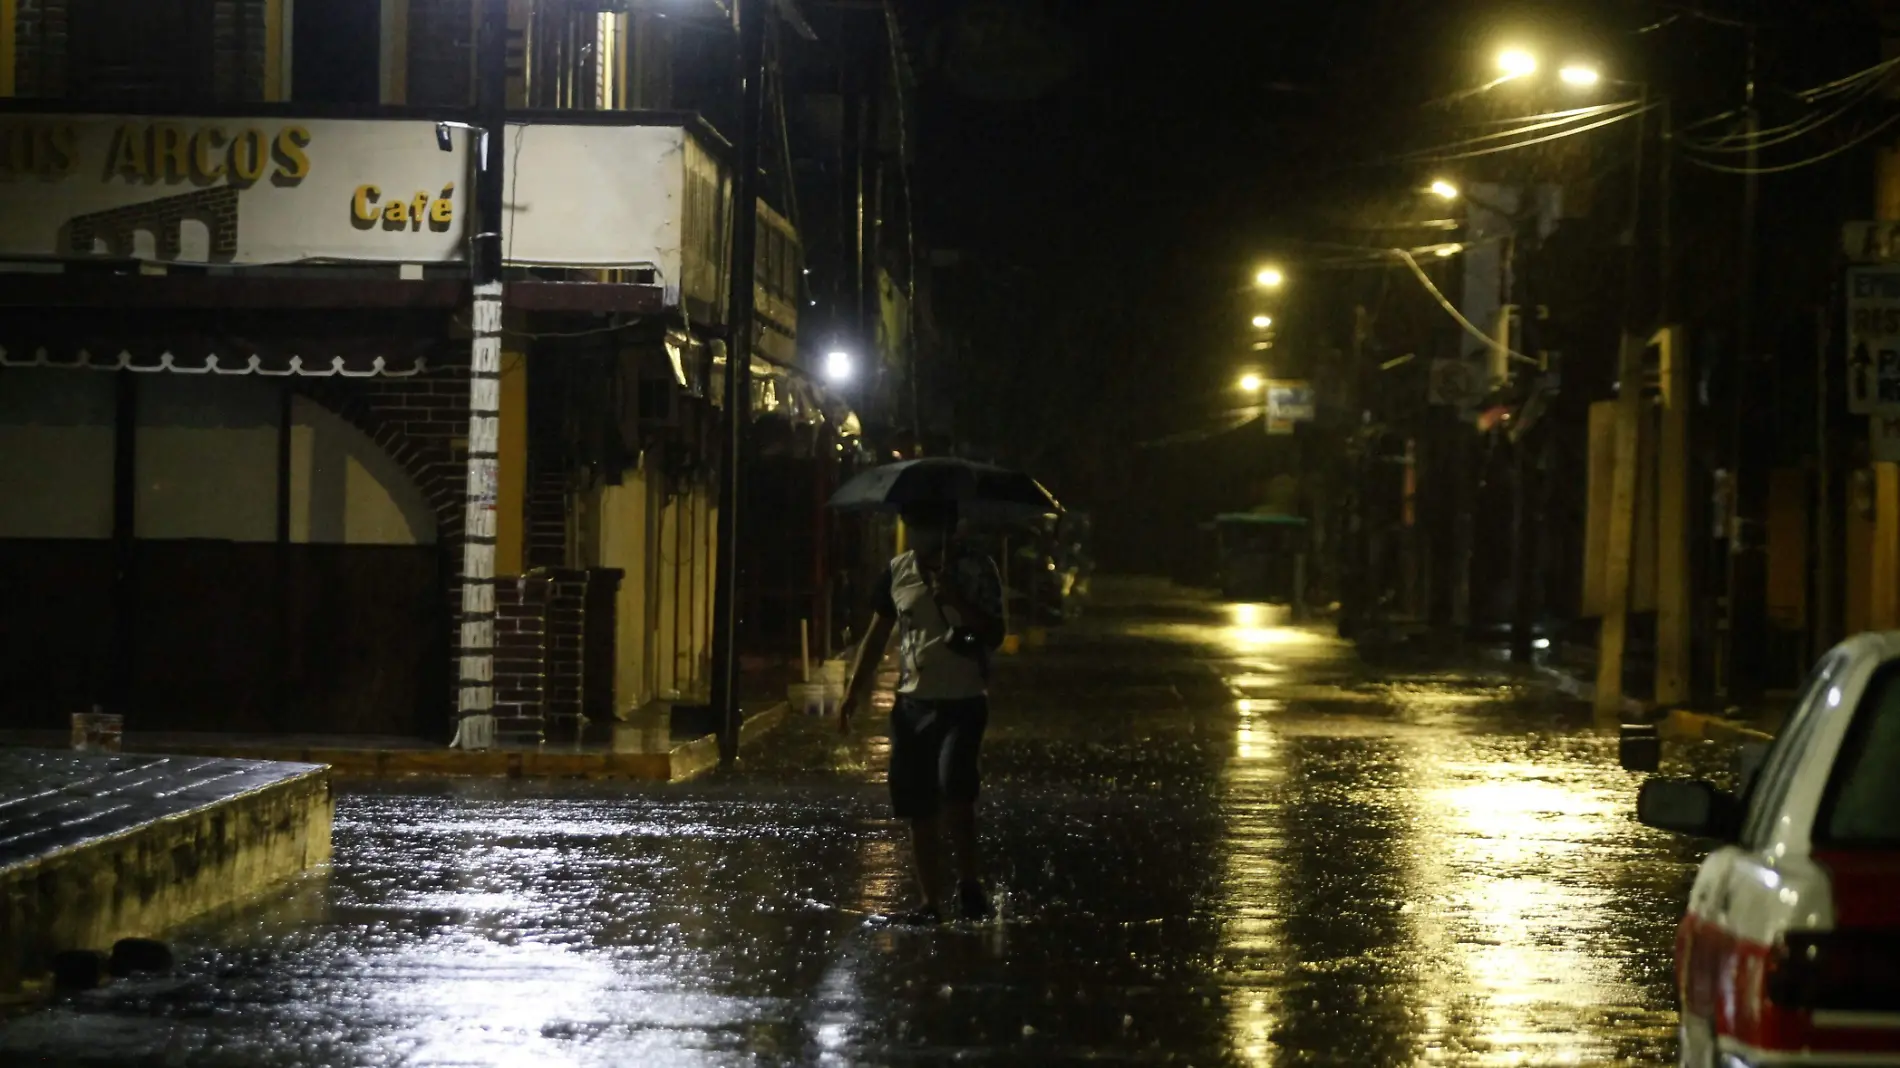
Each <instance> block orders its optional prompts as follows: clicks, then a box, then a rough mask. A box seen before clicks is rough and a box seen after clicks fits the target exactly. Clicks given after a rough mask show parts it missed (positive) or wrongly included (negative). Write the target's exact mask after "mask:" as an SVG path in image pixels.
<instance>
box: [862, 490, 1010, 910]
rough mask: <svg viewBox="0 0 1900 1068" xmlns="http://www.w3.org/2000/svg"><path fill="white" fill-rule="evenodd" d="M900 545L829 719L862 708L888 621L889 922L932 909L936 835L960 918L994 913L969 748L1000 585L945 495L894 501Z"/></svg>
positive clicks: (975, 744)
mask: <svg viewBox="0 0 1900 1068" xmlns="http://www.w3.org/2000/svg"><path fill="white" fill-rule="evenodd" d="M902 514H903V519H904V527H905V530H906V532H907V534H908V540H909V545H910V548H909V550H908V551H906V552H903V553H900V554H898V556H897V557H896V558H895V559H893V560H892V561H891V564H890V567H889V568H888V569H887V570H886V571H885V572H884V573H883V575H881V576H880V577H879V579H878V581H877V583H876V584H875V585H874V586H873V587H872V599H873V602H872V603H873V607H874V609H875V614H874V615H873V616H872V618H871V627H870V630H869V631H868V632H867V633H866V634H865V638H864V644H862V645H860V646H859V647H858V655H857V661H856V663H854V664H853V665H852V668H851V680H850V683H849V685H848V686H847V687H846V689H845V697H844V703H843V704H842V705H841V706H840V708H839V726H840V727H841V728H844V729H849V727H850V725H851V717H852V716H853V715H855V714H856V713H857V712H858V710H859V709H861V708H862V707H863V706H864V703H865V701H866V700H867V699H868V698H869V697H870V693H871V690H872V688H873V686H874V685H875V683H876V679H877V671H878V665H879V664H880V663H881V662H882V661H883V659H884V650H885V646H886V645H887V644H888V643H889V642H890V637H891V632H892V630H896V631H897V636H898V641H897V655H898V676H897V691H896V696H897V701H896V704H895V705H894V706H893V707H892V708H891V764H890V790H891V807H892V809H893V810H894V811H895V813H896V815H897V817H898V818H899V819H903V820H908V821H909V822H910V828H911V861H912V865H913V867H914V870H915V873H916V877H917V889H918V894H919V898H920V900H919V903H918V904H917V906H916V907H915V908H913V909H911V910H909V911H907V912H903V913H900V914H898V915H897V916H894V917H892V919H893V920H895V921H896V922H899V923H908V924H929V923H936V922H938V921H940V920H942V919H943V915H944V910H943V907H942V904H941V903H940V899H939V894H940V892H941V888H942V886H943V882H944V863H943V860H944V857H943V837H944V835H945V833H946V832H947V833H948V836H949V839H950V850H951V854H952V857H953V859H954V861H955V866H956V875H957V909H958V913H959V915H961V916H962V917H963V918H964V919H972V920H982V919H988V918H989V917H990V916H992V915H994V912H995V910H994V907H993V906H992V905H991V903H990V898H989V891H988V890H987V889H986V888H985V886H984V885H983V875H982V869H981V861H980V858H979V856H978V854H977V841H976V797H977V790H978V786H979V779H980V774H979V768H978V756H979V751H980V749H981V748H982V744H983V730H984V728H985V727H986V726H987V725H988V723H989V673H990V654H991V653H993V652H994V651H995V650H996V648H997V647H998V646H1000V645H1001V644H1002V643H1003V584H1002V579H1001V577H1000V576H999V575H998V573H997V570H996V564H995V562H994V561H992V560H991V559H990V558H989V557H988V556H986V555H984V554H983V553H981V552H979V551H977V550H975V549H973V548H971V547H970V546H968V545H967V544H965V543H963V542H962V541H961V540H959V539H958V538H957V537H956V527H957V509H956V505H955V504H954V503H950V502H932V503H928V504H911V505H907V506H905V508H904V509H903V513H902Z"/></svg>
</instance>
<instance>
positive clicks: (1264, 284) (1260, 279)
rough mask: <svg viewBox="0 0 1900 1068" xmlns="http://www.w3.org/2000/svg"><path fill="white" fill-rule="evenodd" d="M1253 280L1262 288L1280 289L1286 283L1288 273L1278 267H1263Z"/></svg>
mask: <svg viewBox="0 0 1900 1068" xmlns="http://www.w3.org/2000/svg"><path fill="white" fill-rule="evenodd" d="M1253 281H1254V284H1255V285H1257V286H1259V287H1260V288H1261V289H1278V288H1280V287H1281V286H1282V285H1284V284H1286V273H1285V272H1284V271H1281V270H1280V268H1278V267H1262V268H1260V273H1259V274H1256V275H1254V276H1253Z"/></svg>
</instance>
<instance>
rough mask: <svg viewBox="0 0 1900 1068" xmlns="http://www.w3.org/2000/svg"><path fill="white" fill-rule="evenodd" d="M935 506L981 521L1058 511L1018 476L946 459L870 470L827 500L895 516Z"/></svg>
mask: <svg viewBox="0 0 1900 1068" xmlns="http://www.w3.org/2000/svg"><path fill="white" fill-rule="evenodd" d="M934 501H945V502H954V503H955V504H956V505H957V511H958V512H959V513H961V514H962V515H963V516H965V517H966V518H970V519H975V520H979V521H981V520H984V519H994V520H1016V519H1032V518H1034V517H1036V516H1043V515H1057V514H1060V513H1061V511H1062V505H1060V504H1058V503H1057V502H1056V499H1055V497H1053V496H1051V495H1050V493H1049V491H1048V490H1046V489H1044V488H1043V487H1042V484H1041V483H1039V482H1037V481H1036V480H1035V479H1033V478H1030V477H1029V476H1028V475H1025V474H1023V473H1022V472H1021V471H1011V470H1009V469H1008V468H1003V467H992V466H991V465H989V464H979V463H974V462H972V461H969V460H958V459H955V458H953V457H947V456H933V457H929V458H926V459H922V460H905V461H903V462H901V463H894V464H885V465H884V466H882V467H874V468H872V469H871V470H869V471H865V472H862V473H861V474H859V475H858V476H857V477H856V478H853V479H852V480H851V481H849V482H847V483H845V484H844V485H843V486H842V487H840V488H839V490H838V492H837V493H834V494H832V496H831V506H832V507H833V508H839V509H844V510H846V511H897V510H899V509H901V508H903V507H904V506H905V505H907V504H922V503H926V502H934Z"/></svg>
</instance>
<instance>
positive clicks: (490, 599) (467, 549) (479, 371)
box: [449, 0, 508, 749]
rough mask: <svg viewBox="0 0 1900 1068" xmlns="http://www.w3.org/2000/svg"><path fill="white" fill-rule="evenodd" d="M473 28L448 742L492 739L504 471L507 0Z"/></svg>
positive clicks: (488, 5)
mask: <svg viewBox="0 0 1900 1068" xmlns="http://www.w3.org/2000/svg"><path fill="white" fill-rule="evenodd" d="M479 14H480V20H481V21H480V25H479V27H478V31H479V32H478V34H477V38H476V72H477V75H478V76H477V78H476V79H475V108H476V122H475V126H476V128H477V129H476V130H474V131H471V133H472V134H473V136H474V140H475V151H476V153H477V155H478V156H479V163H478V170H477V171H476V174H475V224H476V226H477V230H476V232H475V235H474V240H473V241H472V242H471V244H472V246H473V247H472V248H471V250H470V263H469V279H470V281H471V282H472V283H473V289H472V296H473V303H472V305H471V308H470V319H471V323H472V327H473V329H472V331H471V333H472V334H473V341H472V342H471V344H470V348H469V366H468V478H467V507H466V513H465V515H464V518H463V524H462V642H461V648H462V652H461V658H460V661H459V669H458V687H457V689H458V696H457V699H456V713H457V716H458V719H459V721H458V722H457V724H456V728H455V738H454V740H452V741H451V742H450V743H449V744H450V745H451V746H460V747H462V748H465V749H487V748H489V747H491V746H493V745H494V744H495V535H496V522H495V501H496V497H497V488H498V483H499V481H500V474H499V468H500V464H501V460H500V447H501V431H500V427H501V306H502V247H501V233H502V212H503V211H504V210H505V205H504V202H503V185H504V180H505V179H504V176H503V174H502V159H503V151H502V149H503V141H504V140H505V139H506V137H507V122H508V0H482V5H481V7H480V9H479Z"/></svg>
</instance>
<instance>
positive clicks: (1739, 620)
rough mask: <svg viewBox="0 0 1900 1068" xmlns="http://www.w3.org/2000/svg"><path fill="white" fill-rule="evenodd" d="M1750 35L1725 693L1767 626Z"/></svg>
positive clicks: (1742, 691) (1744, 682) (1740, 686)
mask: <svg viewBox="0 0 1900 1068" xmlns="http://www.w3.org/2000/svg"><path fill="white" fill-rule="evenodd" d="M1747 34H1748V67H1747V80H1746V83H1745V85H1744V91H1743V99H1744V103H1743V109H1744V117H1745V122H1746V133H1745V136H1746V137H1747V138H1748V141H1747V144H1748V152H1747V154H1746V156H1745V163H1744V167H1745V169H1746V170H1747V172H1748V173H1747V174H1746V175H1745V176H1744V177H1743V179H1742V183H1743V185H1742V235H1741V236H1742V248H1741V257H1740V259H1741V285H1740V287H1739V289H1740V294H1741V300H1740V303H1739V304H1738V306H1737V308H1736V331H1735V357H1734V360H1733V363H1732V365H1731V367H1732V371H1733V375H1732V378H1733V382H1732V386H1731V388H1730V391H1729V463H1730V464H1731V465H1733V466H1732V468H1731V470H1730V473H1729V485H1730V492H1729V502H1730V505H1729V516H1728V520H1729V522H1728V560H1727V563H1728V582H1727V589H1726V591H1725V592H1726V593H1727V600H1728V611H1727V612H1726V613H1725V616H1726V619H1725V620H1724V622H1725V623H1726V625H1725V626H1724V627H1723V628H1722V647H1723V657H1722V661H1723V663H1722V668H1723V670H1722V672H1721V673H1720V674H1719V675H1718V680H1719V681H1718V685H1719V686H1720V687H1721V693H1722V696H1723V697H1724V698H1725V699H1740V698H1746V697H1748V696H1751V695H1752V691H1753V689H1754V683H1755V681H1756V678H1755V674H1754V668H1753V662H1754V661H1755V660H1756V659H1757V657H1758V654H1759V652H1760V648H1759V646H1760V643H1759V642H1758V641H1756V637H1757V635H1758V633H1759V631H1760V628H1761V627H1762V625H1763V624H1764V622H1765V621H1764V620H1763V619H1762V614H1763V611H1764V605H1763V604H1762V603H1761V598H1760V597H1759V596H1757V594H1758V593H1759V592H1760V591H1759V582H1758V580H1759V579H1761V578H1762V577H1763V576H1761V575H1760V571H1761V567H1762V565H1763V561H1762V560H1760V559H1759V554H1758V553H1755V552H1754V551H1753V550H1751V549H1750V548H1749V541H1750V537H1749V534H1748V527H1749V524H1750V523H1751V522H1752V521H1754V520H1755V519H1757V518H1759V516H1760V511H1759V503H1760V502H1759V496H1760V495H1759V494H1758V493H1756V492H1755V487H1756V486H1757V485H1759V484H1760V483H1761V481H1762V479H1761V478H1760V477H1759V476H1760V475H1761V474H1762V472H1761V471H1759V470H1758V468H1759V465H1758V464H1754V463H1752V462H1751V461H1752V460H1753V458H1754V457H1753V456H1752V455H1751V454H1752V453H1754V452H1756V450H1755V449H1753V448H1751V445H1750V443H1751V441H1752V440H1753V437H1754V435H1751V434H1749V433H1748V428H1747V418H1746V415H1745V414H1744V413H1746V412H1747V410H1748V407H1749V405H1748V383H1749V381H1750V380H1751V378H1752V377H1753V369H1752V367H1751V366H1750V365H1751V364H1752V362H1753V360H1754V346H1755V307H1754V299H1753V298H1754V292H1755V216H1756V213H1757V209H1758V206H1759V204H1760V200H1761V177H1760V175H1759V174H1757V173H1756V172H1757V170H1758V163H1759V150H1758V149H1757V147H1756V142H1757V140H1758V130H1759V126H1760V122H1761V118H1760V115H1759V114H1758V113H1757V111H1756V109H1755V63H1756V30H1755V27H1754V26H1753V25H1752V24H1751V25H1750V26H1749V27H1748V30H1747Z"/></svg>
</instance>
